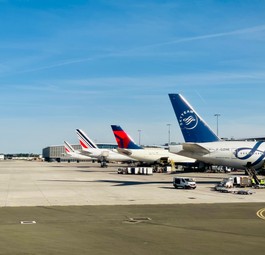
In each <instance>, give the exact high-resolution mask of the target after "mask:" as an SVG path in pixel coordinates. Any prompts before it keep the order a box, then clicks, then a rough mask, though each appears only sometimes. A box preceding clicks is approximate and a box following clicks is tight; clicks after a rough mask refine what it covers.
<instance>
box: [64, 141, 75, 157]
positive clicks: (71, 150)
mask: <svg viewBox="0 0 265 255" xmlns="http://www.w3.org/2000/svg"><path fill="white" fill-rule="evenodd" d="M64 149H65V152H66V154H69V155H70V154H72V153H75V149H74V148H73V147H72V146H71V145H70V144H69V143H68V142H66V141H64Z"/></svg>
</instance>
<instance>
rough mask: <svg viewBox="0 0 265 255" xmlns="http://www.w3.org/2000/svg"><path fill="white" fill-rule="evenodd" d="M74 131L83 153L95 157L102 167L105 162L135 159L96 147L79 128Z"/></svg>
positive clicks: (115, 151)
mask: <svg viewBox="0 0 265 255" xmlns="http://www.w3.org/2000/svg"><path fill="white" fill-rule="evenodd" d="M76 133H77V136H78V139H79V142H80V145H81V147H82V150H83V151H84V153H85V154H87V155H89V156H90V157H93V158H97V159H98V161H99V162H100V163H101V166H102V167H104V166H106V163H107V162H133V161H135V159H132V158H131V157H129V156H126V155H121V154H119V153H118V152H117V150H111V149H100V148H98V146H97V145H96V144H95V143H94V142H93V141H92V140H91V139H90V138H89V137H88V136H87V134H86V133H85V132H84V131H82V130H81V129H76Z"/></svg>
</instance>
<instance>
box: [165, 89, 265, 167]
mask: <svg viewBox="0 0 265 255" xmlns="http://www.w3.org/2000/svg"><path fill="white" fill-rule="evenodd" d="M169 98H170V100H171V103H172V106H173V109H174V111H175V114H176V117H177V120H178V122H179V126H180V129H181V131H182V134H183V137H184V140H185V143H184V144H183V145H182V149H181V150H180V149H179V148H178V147H174V146H171V147H170V151H171V152H173V153H177V154H179V155H184V156H187V157H191V158H194V159H197V160H199V161H202V162H205V163H208V164H213V165H221V166H227V167H233V168H237V169H246V168H252V169H259V168H261V167H262V166H263V165H264V158H265V142H264V141H222V140H221V139H220V138H219V137H217V136H216V135H215V134H214V132H213V131H212V130H211V128H210V127H209V126H208V125H207V124H206V123H205V122H204V121H203V119H202V118H201V117H200V116H199V115H198V114H197V113H196V111H195V110H194V109H193V108H192V106H191V105H190V104H189V103H188V102H187V101H186V100H185V98H184V97H183V96H182V95H180V94H169Z"/></svg>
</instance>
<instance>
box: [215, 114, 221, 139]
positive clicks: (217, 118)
mask: <svg viewBox="0 0 265 255" xmlns="http://www.w3.org/2000/svg"><path fill="white" fill-rule="evenodd" d="M214 116H215V117H216V134H217V136H218V132H219V130H218V128H219V127H218V125H219V122H218V120H219V117H220V116H221V114H220V113H216V114H214Z"/></svg>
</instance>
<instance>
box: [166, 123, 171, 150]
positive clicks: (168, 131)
mask: <svg viewBox="0 0 265 255" xmlns="http://www.w3.org/2000/svg"><path fill="white" fill-rule="evenodd" d="M167 126H168V146H169V144H170V126H171V124H167Z"/></svg>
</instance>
